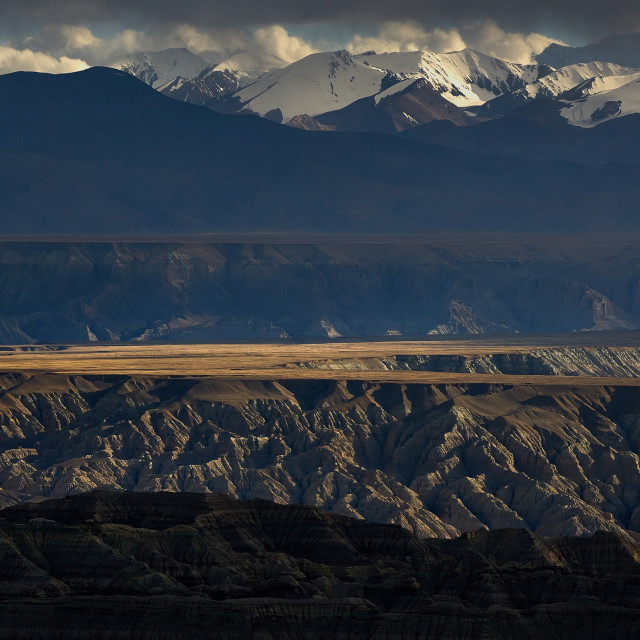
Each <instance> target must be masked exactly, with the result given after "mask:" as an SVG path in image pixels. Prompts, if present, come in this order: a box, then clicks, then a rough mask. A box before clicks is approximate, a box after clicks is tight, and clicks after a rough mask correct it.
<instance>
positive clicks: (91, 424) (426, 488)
mask: <svg viewBox="0 0 640 640" xmlns="http://www.w3.org/2000/svg"><path fill="white" fill-rule="evenodd" d="M0 387H1V388H2V396H1V397H0V447H1V449H2V453H1V454H0V489H1V491H0V502H1V503H2V504H3V505H11V504H15V503H18V502H21V501H24V500H28V499H33V498H43V497H63V496H65V495H68V494H73V493H80V492H85V491H89V490H92V489H96V488H113V489H128V490H135V491H161V490H169V491H176V492H179V491H197V492H220V493H226V494H229V495H231V496H233V497H236V498H241V499H250V498H264V499H268V500H271V501H274V502H277V503H282V504H284V503H304V504H308V505H313V506H317V507H320V508H322V509H326V510H328V511H331V512H333V513H337V514H342V515H350V516H354V517H358V518H364V519H366V520H370V521H377V522H386V523H396V524H400V525H402V526H403V527H405V528H407V529H409V530H411V531H413V532H414V533H415V534H417V535H418V536H421V537H434V536H438V537H445V538H447V537H455V536H457V535H459V534H460V533H461V532H468V531H474V530H476V529H478V528H489V529H497V528H504V527H516V528H526V529H530V530H532V531H535V532H536V533H538V534H541V535H586V534H590V533H593V532H595V531H597V530H608V531H613V532H616V533H617V534H619V535H625V536H631V537H638V535H639V534H640V489H639V488H640V457H639V454H640V430H639V425H640V391H639V390H638V388H637V387H602V386H583V387H576V388H572V387H570V386H555V387H554V386H536V385H527V386H515V387H514V386H510V385H508V384H504V385H491V386H489V385H482V384H470V385H424V384H395V383H394V384H391V383H384V384H383V383H370V382H359V381H342V382H340V381H331V380H326V381H325V380H297V381H295V380H281V381H279V382H261V381H246V382H242V381H224V380H216V379H192V380H189V379H167V378H164V379H163V378H151V377H127V376H93V377H91V376H86V377H80V376H72V377H69V376H60V375H33V376H29V375H24V374H20V375H18V374H15V375H7V376H4V377H2V378H0Z"/></svg>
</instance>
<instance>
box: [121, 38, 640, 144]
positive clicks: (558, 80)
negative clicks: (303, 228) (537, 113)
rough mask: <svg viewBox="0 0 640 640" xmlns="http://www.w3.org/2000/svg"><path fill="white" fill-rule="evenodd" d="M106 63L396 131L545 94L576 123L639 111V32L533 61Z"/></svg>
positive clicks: (195, 91) (172, 82) (281, 109)
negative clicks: (258, 65) (257, 65)
mask: <svg viewBox="0 0 640 640" xmlns="http://www.w3.org/2000/svg"><path fill="white" fill-rule="evenodd" d="M109 66H113V67H116V68H120V69H122V70H124V71H127V72H128V73H131V74H132V75H135V76H136V77H138V78H139V79H141V80H143V81H144V82H146V83H147V84H149V85H151V86H153V87H154V88H156V89H157V90H159V91H161V92H162V93H164V94H165V95H169V96H171V97H172V98H175V99H178V100H182V101H186V102H192V103H196V104H201V105H205V106H208V107H210V108H212V109H214V110H217V111H224V112H227V113H251V114H256V115H259V116H262V117H266V118H268V119H270V120H275V121H277V122H281V123H291V124H292V125H293V126H298V127H302V128H311V129H327V128H328V129H338V130H340V129H342V130H344V129H347V130H361V131H362V130H378V131H385V132H399V131H403V130H405V129H406V128H410V127H418V126H421V125H423V124H426V123H429V122H432V121H434V120H448V121H451V122H453V123H455V124H456V125H458V126H464V125H469V124H476V123H480V122H483V121H485V120H487V119H495V118H500V117H502V116H504V115H505V114H507V113H509V112H511V111H513V110H514V109H517V108H519V107H521V106H522V105H525V104H527V103H529V102H531V101H534V100H540V99H551V100H553V101H555V102H557V109H558V110H559V111H560V113H561V115H562V117H563V118H564V119H565V120H566V122H567V123H568V124H570V125H574V126H579V127H593V126H597V125H598V124H601V123H603V122H606V121H608V120H611V119H613V118H619V117H622V116H625V115H629V114H634V113H640V82H639V79H640V34H630V35H622V36H611V37H609V38H606V39H605V40H603V41H602V42H600V43H597V44H594V45H589V46H587V47H580V48H570V47H561V46H559V45H551V46H549V47H548V48H547V49H546V50H545V51H544V52H542V53H541V54H540V55H539V56H538V57H537V63H536V64H530V65H520V64H515V63H511V62H506V61H504V60H499V59H497V58H494V57H491V56H488V55H486V54H483V53H481V52H478V51H474V50H471V49H465V50H463V51H457V52H452V53H434V52H431V51H414V52H407V53H382V54H377V53H375V52H372V51H369V52H365V53H361V54H357V55H355V54H351V53H349V52H348V51H333V52H327V53H316V54H312V55H310V56H307V57H305V58H303V59H301V60H298V61H297V62H294V63H293V64H290V65H288V66H286V67H284V68H282V69H276V70H264V69H259V70H255V69H251V70H238V69H227V68H221V66H220V65H218V66H216V65H213V64H211V63H210V62H209V61H207V60H205V59H204V58H202V57H201V56H198V55H196V54H193V53H191V52H190V51H188V50H186V49H167V50H165V51H159V52H143V53H139V54H135V55H129V56H127V57H126V58H124V59H121V60H114V61H111V63H110V65H109ZM554 108H556V107H554ZM382 112H384V113H382Z"/></svg>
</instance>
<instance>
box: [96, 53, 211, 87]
mask: <svg viewBox="0 0 640 640" xmlns="http://www.w3.org/2000/svg"><path fill="white" fill-rule="evenodd" d="M108 66H110V67H113V68H114V69H121V70H122V71H126V72H127V73H130V74H131V75H133V76H136V78H139V79H140V80H142V81H143V82H146V83H147V84H149V85H151V86H152V87H154V88H158V87H161V86H163V85H166V84H167V83H168V82H170V81H171V80H174V79H175V78H197V77H200V76H201V75H203V74H205V73H206V72H207V71H210V70H211V69H212V65H211V63H210V62H209V61H208V60H205V59H204V58H203V57H202V56H199V55H197V54H195V53H192V52H191V51H189V50H188V49H163V50H162V51H141V52H139V53H130V54H127V55H126V56H124V57H123V58H117V59H114V60H111V61H110V62H109V64H108Z"/></svg>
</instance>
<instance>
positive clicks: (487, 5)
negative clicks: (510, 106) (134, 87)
mask: <svg viewBox="0 0 640 640" xmlns="http://www.w3.org/2000/svg"><path fill="white" fill-rule="evenodd" d="M0 7H1V8H2V15H3V22H4V21H6V22H7V23H10V22H14V23H16V22H20V23H23V24H29V23H34V22H39V23H40V24H49V23H51V22H58V23H64V24H86V23H87V22H101V21H123V22H126V23H128V24H132V23H134V22H135V21H139V22H140V23H142V24H143V25H149V24H176V23H184V24H191V25H198V26H200V27H201V28H208V29H210V28H226V27H234V28H244V27H260V26H265V25H271V24H310V23H319V22H323V23H329V24H331V23H339V24H344V23H350V24H354V25H357V24H364V23H369V24H376V23H380V22H404V21H407V20H411V21H415V22H418V23H419V24H422V25H425V26H427V27H429V26H430V27H431V28H436V27H438V28H446V25H447V24H448V25H449V28H450V26H452V25H456V24H463V23H464V24H467V23H470V22H474V21H478V20H480V21H483V20H490V21H493V22H496V23H497V24H499V25H500V26H501V27H502V28H504V29H507V30H509V31H517V32H528V31H531V30H538V31H539V30H542V31H547V30H548V28H549V27H550V26H552V25H553V26H559V27H561V28H566V29H568V30H571V31H577V32H582V33H584V34H588V35H606V34H607V33H610V32H619V31H633V30H638V29H640V4H639V3H638V2H637V0H609V2H602V0H518V1H516V0H483V1H482V2H478V1H477V0H455V2H452V1H451V0H394V1H393V2H389V1H388V0H322V1H321V2H318V1H315V2H310V1H309V0H268V1H265V0H233V2H228V1H226V0H225V1H223V0H181V1H180V2H179V3H176V2H175V0H136V2H131V1H130V0H82V2H78V0H46V2H43V1H42V0H20V1H18V2H16V1H13V0H1V1H0Z"/></svg>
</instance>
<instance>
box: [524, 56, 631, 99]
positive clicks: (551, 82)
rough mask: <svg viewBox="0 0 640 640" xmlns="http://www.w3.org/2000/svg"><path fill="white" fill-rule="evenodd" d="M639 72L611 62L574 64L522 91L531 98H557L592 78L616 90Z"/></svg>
mask: <svg viewBox="0 0 640 640" xmlns="http://www.w3.org/2000/svg"><path fill="white" fill-rule="evenodd" d="M637 71H638V70H637V69H633V68H630V67H623V66H620V65H617V64H612V63H610V62H587V63H579V64H572V65H569V66H568V67H562V68H561V69H556V70H555V71H554V72H553V73H550V74H549V75H547V76H544V78H541V79H540V80H538V81H537V82H534V83H532V84H529V85H527V86H526V87H525V88H524V89H522V91H523V93H525V94H526V95H527V96H528V97H530V98H541V97H556V96H559V95H560V94H561V93H564V92H565V91H569V90H570V89H573V88H574V87H576V86H577V85H579V84H580V83H581V82H584V81H585V80H589V79H591V78H598V79H599V82H602V83H609V82H611V86H610V88H614V86H615V87H619V86H622V85H624V84H626V83H627V82H629V75H630V74H633V73H635V72H637Z"/></svg>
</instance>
